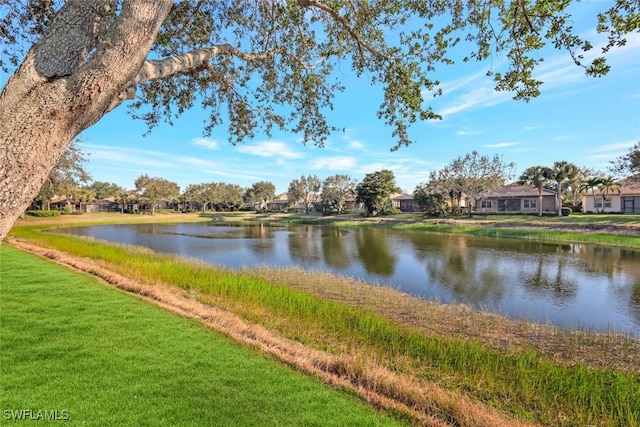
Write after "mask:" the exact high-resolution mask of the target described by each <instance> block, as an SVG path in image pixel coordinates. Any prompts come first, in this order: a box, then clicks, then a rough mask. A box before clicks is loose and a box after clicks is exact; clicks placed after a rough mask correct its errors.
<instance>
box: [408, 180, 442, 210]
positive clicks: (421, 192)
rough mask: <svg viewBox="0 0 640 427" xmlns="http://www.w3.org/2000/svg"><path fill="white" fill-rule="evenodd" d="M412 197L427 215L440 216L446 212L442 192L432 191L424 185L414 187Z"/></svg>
mask: <svg viewBox="0 0 640 427" xmlns="http://www.w3.org/2000/svg"><path fill="white" fill-rule="evenodd" d="M413 199H414V200H415V201H416V203H417V204H418V206H419V207H420V209H421V210H422V211H423V212H424V213H426V214H427V215H430V216H435V217H442V216H445V215H446V213H447V205H446V197H445V196H444V194H442V193H432V192H430V190H429V188H428V186H426V185H419V186H418V187H416V189H415V190H414V192H413Z"/></svg>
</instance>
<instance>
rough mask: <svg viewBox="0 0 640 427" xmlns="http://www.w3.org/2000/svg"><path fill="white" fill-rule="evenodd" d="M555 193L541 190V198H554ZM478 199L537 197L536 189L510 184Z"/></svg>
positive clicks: (483, 194) (544, 189)
mask: <svg viewBox="0 0 640 427" xmlns="http://www.w3.org/2000/svg"><path fill="white" fill-rule="evenodd" d="M555 194H556V193H555V192H554V191H551V190H547V189H546V188H543V189H542V195H543V196H555ZM480 197H482V198H485V199H515V198H520V197H538V189H537V188H535V187H531V186H529V185H518V184H511V185H505V186H502V187H500V188H497V189H496V190H494V191H490V192H487V193H482V194H481V195H480Z"/></svg>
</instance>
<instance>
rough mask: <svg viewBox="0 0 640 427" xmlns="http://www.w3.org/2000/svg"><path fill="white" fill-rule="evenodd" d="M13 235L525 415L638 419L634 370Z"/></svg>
mask: <svg viewBox="0 0 640 427" xmlns="http://www.w3.org/2000/svg"><path fill="white" fill-rule="evenodd" d="M12 234H14V235H20V236H23V237H29V238H31V239H34V240H38V241H39V244H44V245H45V246H52V247H56V248H59V249H61V250H63V251H64V252H67V253H70V254H73V255H75V256H80V257H88V258H92V259H97V260H101V261H102V262H104V263H107V264H108V265H109V266H110V268H112V269H114V270H115V271H118V272H120V273H121V274H123V275H126V276H129V277H134V278H136V279H137V280H140V281H142V282H144V283H148V284H153V283H157V282H163V283H168V284H173V285H176V286H179V287H182V288H185V289H195V290H198V291H199V292H200V293H201V294H202V295H203V299H205V300H209V301H211V302H213V303H215V304H218V305H223V306H224V307H226V308H228V309H231V310H232V311H235V312H236V313H240V314H241V315H243V316H244V317H246V318H249V319H250V320H252V321H255V322H261V323H263V324H265V325H266V326H267V327H270V328H273V329H277V330H278V332H279V333H281V334H283V335H287V334H289V336H290V337H291V338H293V339H296V340H299V341H301V342H304V343H305V344H308V345H312V346H314V347H319V348H323V349H335V348H339V347H345V346H346V347H349V348H351V349H357V351H358V352H360V353H361V354H362V355H368V356H370V357H374V358H377V359H380V360H391V361H392V362H391V364H392V365H393V364H394V363H396V365H397V366H401V365H402V363H399V362H397V361H407V360H409V361H410V365H412V366H414V367H416V368H415V369H416V370H415V371H414V372H417V373H418V375H419V376H420V377H422V378H423V379H426V380H429V381H433V382H436V383H438V384H441V385H443V386H445V387H447V388H449V389H451V390H455V391H459V392H463V393H464V394H466V395H469V396H471V397H473V398H474V399H476V400H479V401H482V402H485V403H489V404H491V405H494V406H496V407H498V408H500V409H501V410H503V411H505V412H508V413H512V414H517V415H518V416H520V417H523V418H525V419H532V420H536V421H538V422H541V423H543V424H557V423H559V422H560V420H561V419H562V418H564V417H566V418H567V419H569V420H571V421H572V422H575V424H576V425H587V424H605V425H607V424H611V425H627V426H637V425H640V399H638V396H640V380H639V379H638V378H637V377H635V376H632V375H629V374H624V373H618V372H614V371H609V370H599V369H589V368H587V367H585V366H582V365H577V366H573V367H568V366H563V365H559V364H556V363H553V362H552V361H551V360H549V359H548V358H546V357H544V356H542V355H540V354H538V353H536V352H534V351H532V350H531V351H529V350H527V351H523V352H520V353H515V354H502V353H499V352H497V351H494V350H490V349H487V348H485V347H483V346H481V345H479V344H478V343H474V342H472V341H463V340H460V339H455V338H448V337H437V336H436V337H430V336H426V335H424V334H422V333H420V332H419V331H417V330H414V329H412V328H406V327H401V326H399V325H396V324H394V323H392V322H391V321H389V320H387V319H385V318H383V317H381V316H379V315H376V314H374V313H371V312H369V311H365V310H361V309H356V308H349V307H346V306H344V305H342V304H339V303H335V302H331V301H327V300H322V299H319V298H316V297H313V296H311V295H309V294H307V293H304V292H301V291H295V290H292V289H289V288H287V287H285V286H280V285H278V284H273V283H268V282H266V281H264V280H261V279H259V278H256V277H252V276H251V275H249V274H240V273H235V272H230V271H228V270H222V269H217V268H213V267H211V266H207V265H204V264H202V263H194V262H188V261H185V260H181V259H179V258H176V257H172V256H167V255H162V254H156V253H153V252H151V251H149V250H140V249H137V248H131V247H125V246H118V245H110V244H106V243H101V242H96V241H91V240H86V239H78V238H75V237H71V236H66V235H64V236H63V235H55V234H49V233H37V232H35V231H34V230H29V229H27V228H20V229H15V230H14V231H12ZM393 361H396V362H393ZM401 369H404V368H401ZM569 425H571V423H569Z"/></svg>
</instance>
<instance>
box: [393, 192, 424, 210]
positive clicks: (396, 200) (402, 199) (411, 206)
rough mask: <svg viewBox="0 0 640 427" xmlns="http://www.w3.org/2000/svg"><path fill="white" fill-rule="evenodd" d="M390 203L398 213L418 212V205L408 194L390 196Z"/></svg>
mask: <svg viewBox="0 0 640 427" xmlns="http://www.w3.org/2000/svg"><path fill="white" fill-rule="evenodd" d="M391 203H392V204H393V207H394V208H396V209H399V210H400V212H420V208H419V207H418V204H417V203H416V202H415V201H414V200H413V196H411V195H409V194H391Z"/></svg>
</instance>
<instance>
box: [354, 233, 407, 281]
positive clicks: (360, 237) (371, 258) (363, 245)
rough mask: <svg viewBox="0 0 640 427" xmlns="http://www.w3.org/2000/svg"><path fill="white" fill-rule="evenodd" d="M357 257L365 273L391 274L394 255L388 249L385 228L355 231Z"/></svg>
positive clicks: (394, 261)
mask: <svg viewBox="0 0 640 427" xmlns="http://www.w3.org/2000/svg"><path fill="white" fill-rule="evenodd" d="M355 241H356V245H357V247H358V258H359V259H360V261H362V265H363V266H364V268H365V270H366V271H367V273H372V274H378V275H381V276H391V275H392V274H393V272H394V270H395V264H396V260H397V258H396V256H395V255H393V254H392V253H391V251H390V250H389V245H388V244H387V235H386V233H385V230H383V229H380V228H370V229H358V230H356V231H355Z"/></svg>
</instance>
